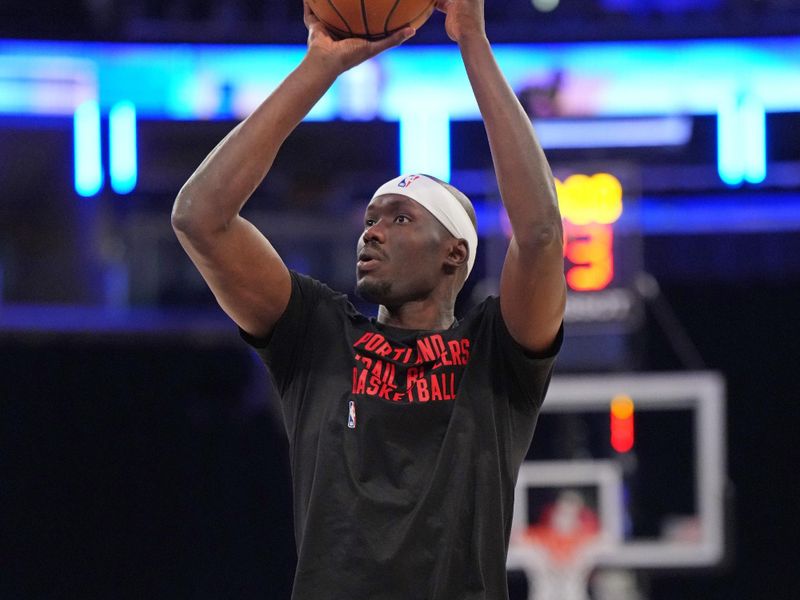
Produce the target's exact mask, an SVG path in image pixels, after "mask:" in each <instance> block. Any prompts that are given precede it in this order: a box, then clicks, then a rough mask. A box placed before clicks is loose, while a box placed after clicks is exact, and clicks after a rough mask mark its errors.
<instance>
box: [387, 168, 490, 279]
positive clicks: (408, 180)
mask: <svg viewBox="0 0 800 600" xmlns="http://www.w3.org/2000/svg"><path fill="white" fill-rule="evenodd" d="M384 194H400V195H401V196H407V197H408V198H411V199H412V200H414V201H415V202H416V203H417V204H420V205H421V206H423V207H424V208H425V209H426V210H427V211H428V212H429V213H431V214H432V215H433V216H434V218H435V219H436V220H437V221H439V223H441V224H442V225H444V228H445V229H447V231H449V232H450V233H451V234H453V237H455V238H456V239H464V240H466V241H467V249H468V251H469V254H468V256H467V277H469V274H470V273H471V272H472V267H473V265H474V264H475V254H476V252H477V250H478V232H477V231H475V226H474V225H473V224H472V221H471V220H470V218H469V215H468V214H467V211H466V209H465V208H464V207H463V206H462V205H461V203H460V202H459V201H458V200H456V197H455V196H454V195H453V194H451V193H450V192H449V191H448V190H447V188H445V187H444V186H443V185H441V184H440V183H439V182H438V181H434V180H433V179H431V178H430V177H426V176H425V175H401V176H400V177H396V178H395V179H392V180H391V181H387V182H386V183H384V184H383V185H382V186H381V187H379V188H378V189H377V191H376V192H375V193H374V194H373V195H372V198H373V199H374V198H377V197H378V196H383V195H384Z"/></svg>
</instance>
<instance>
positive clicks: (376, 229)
mask: <svg viewBox="0 0 800 600" xmlns="http://www.w3.org/2000/svg"><path fill="white" fill-rule="evenodd" d="M385 236H386V232H385V231H384V230H383V225H382V223H381V221H376V222H375V223H373V224H372V225H370V226H369V227H367V228H366V229H365V230H364V234H363V236H362V237H363V239H364V243H365V244H366V243H367V242H378V243H379V244H382V243H383V242H384V240H385V239H386V237H385Z"/></svg>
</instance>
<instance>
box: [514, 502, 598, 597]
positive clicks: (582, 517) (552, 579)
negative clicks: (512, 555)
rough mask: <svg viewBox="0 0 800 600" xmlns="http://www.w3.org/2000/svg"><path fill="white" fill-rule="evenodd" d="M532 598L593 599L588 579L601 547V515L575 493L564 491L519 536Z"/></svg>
mask: <svg viewBox="0 0 800 600" xmlns="http://www.w3.org/2000/svg"><path fill="white" fill-rule="evenodd" d="M514 546H515V551H516V552H518V553H519V554H520V555H521V556H522V557H524V560H523V561H522V564H523V565H524V567H523V568H524V570H525V573H526V575H527V577H528V599H529V600H589V595H588V582H589V576H590V575H591V573H592V570H593V569H594V566H595V562H596V560H597V557H598V555H599V552H600V549H601V536H600V527H599V524H598V520H597V516H596V515H595V513H594V512H592V511H591V510H590V509H589V508H587V507H586V506H585V505H584V503H583V499H582V498H581V497H580V495H579V494H577V493H575V492H570V491H566V492H562V493H561V494H559V496H558V498H557V499H556V501H555V503H554V504H553V505H552V506H550V507H548V508H547V509H545V510H544V511H543V512H542V517H541V520H540V521H539V522H538V523H536V524H534V525H531V526H530V527H529V528H528V529H527V530H526V531H525V532H524V533H522V534H521V535H519V536H517V538H516V539H515V544H514Z"/></svg>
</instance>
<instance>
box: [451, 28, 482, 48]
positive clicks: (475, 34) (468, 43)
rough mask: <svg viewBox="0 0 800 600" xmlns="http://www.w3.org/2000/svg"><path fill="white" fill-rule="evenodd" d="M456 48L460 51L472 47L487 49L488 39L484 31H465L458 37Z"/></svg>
mask: <svg viewBox="0 0 800 600" xmlns="http://www.w3.org/2000/svg"><path fill="white" fill-rule="evenodd" d="M458 46H459V48H461V50H465V49H468V48H473V47H481V46H482V47H489V38H488V37H487V36H486V31H485V30H480V29H476V30H475V31H465V32H462V33H461V35H459V36H458Z"/></svg>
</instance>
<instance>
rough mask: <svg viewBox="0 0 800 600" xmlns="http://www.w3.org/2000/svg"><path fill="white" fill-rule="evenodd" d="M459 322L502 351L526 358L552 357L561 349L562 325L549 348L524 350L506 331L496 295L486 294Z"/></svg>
mask: <svg viewBox="0 0 800 600" xmlns="http://www.w3.org/2000/svg"><path fill="white" fill-rule="evenodd" d="M461 324H462V325H463V326H464V327H465V328H466V330H467V331H469V332H470V333H472V334H473V335H475V336H479V337H487V338H490V339H491V340H492V342H493V346H496V347H499V348H501V349H502V350H503V352H504V353H506V354H510V355H516V356H519V357H520V358H523V359H528V360H537V359H554V358H555V356H556V355H557V354H558V352H559V350H560V349H561V344H562V341H563V336H564V333H563V326H562V327H561V329H560V330H559V332H558V335H557V336H556V339H555V340H554V341H553V344H552V345H551V347H550V348H548V349H547V350H545V351H543V352H536V353H534V352H530V351H528V350H526V349H525V348H523V347H522V346H521V345H520V344H519V343H517V341H516V340H515V339H514V338H513V337H512V336H511V333H510V332H509V331H508V327H507V325H506V322H505V320H504V319H503V313H502V310H501V309H500V298H499V297H498V296H488V297H487V298H486V299H484V300H483V301H481V302H480V303H478V304H476V305H475V306H474V307H473V308H471V309H470V310H469V311H468V312H467V314H466V315H465V316H464V318H463V320H462V322H461Z"/></svg>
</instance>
